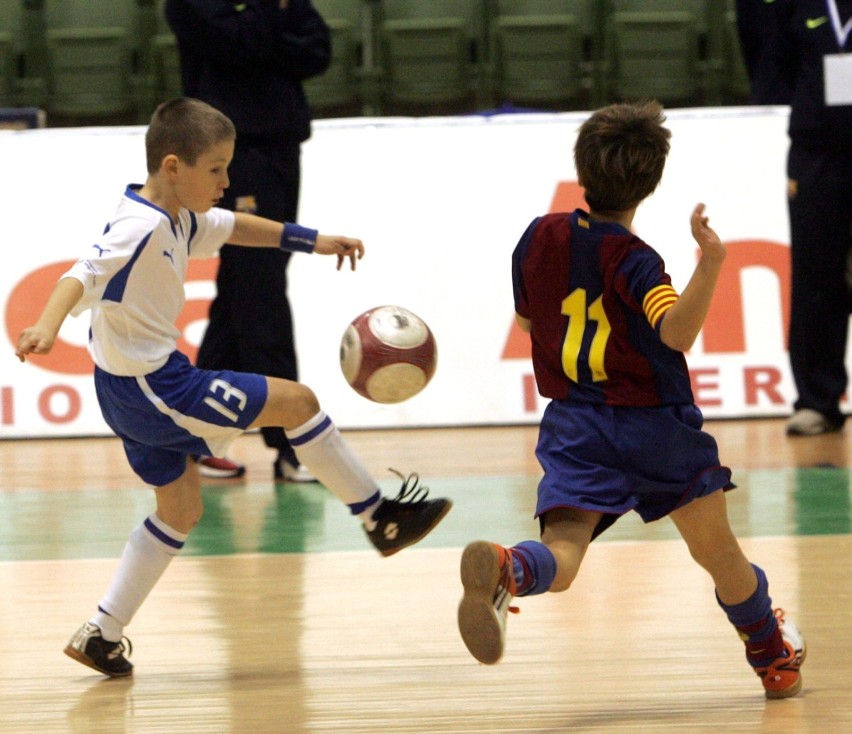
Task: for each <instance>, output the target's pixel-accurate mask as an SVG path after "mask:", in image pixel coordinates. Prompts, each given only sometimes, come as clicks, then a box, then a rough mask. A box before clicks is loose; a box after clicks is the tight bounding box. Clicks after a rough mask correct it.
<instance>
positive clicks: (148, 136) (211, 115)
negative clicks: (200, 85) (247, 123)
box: [145, 97, 237, 173]
mask: <svg viewBox="0 0 852 734" xmlns="http://www.w3.org/2000/svg"><path fill="white" fill-rule="evenodd" d="M236 137H237V131H236V129H235V128H234V124H233V123H232V122H231V120H230V119H229V118H228V117H227V116H226V115H224V114H223V113H221V112H219V110H217V109H216V108H215V107H211V106H210V105H209V104H207V103H206V102H202V101H201V100H198V99H193V98H191V97H178V98H177V99H172V100H169V101H168V102H163V103H162V104H161V105H160V106H159V107H157V109H156V110H155V111H154V114H153V115H152V116H151V122H150V124H149V125H148V131H147V132H146V133H145V153H146V158H147V165H148V173H156V172H157V171H159V170H160V166H161V165H162V163H163V158H165V157H166V156H167V155H176V156H177V157H178V158H180V159H181V160H183V161H184V162H186V163H188V164H189V165H191V166H194V165H195V163H196V161H197V160H198V157H199V156H200V155H202V154H203V153H204V152H205V151H207V150H209V149H210V148H211V147H212V146H214V145H216V144H217V143H221V142H222V141H224V140H235V139H236Z"/></svg>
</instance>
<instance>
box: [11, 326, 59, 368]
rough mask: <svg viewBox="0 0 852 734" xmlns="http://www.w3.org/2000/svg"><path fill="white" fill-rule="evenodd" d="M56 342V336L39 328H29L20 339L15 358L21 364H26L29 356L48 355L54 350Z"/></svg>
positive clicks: (22, 333)
mask: <svg viewBox="0 0 852 734" xmlns="http://www.w3.org/2000/svg"><path fill="white" fill-rule="evenodd" d="M54 341H56V335H55V334H49V333H48V332H47V331H45V330H43V329H40V328H39V327H38V326H28V327H27V328H26V329H24V330H23V331H22V332H21V335H20V336H19V337H18V344H17V346H16V347H15V356H16V357H17V358H18V359H19V360H21V362H25V361H26V359H27V356H26V355H28V354H47V353H48V352H49V351H50V350H51V349H53V342H54Z"/></svg>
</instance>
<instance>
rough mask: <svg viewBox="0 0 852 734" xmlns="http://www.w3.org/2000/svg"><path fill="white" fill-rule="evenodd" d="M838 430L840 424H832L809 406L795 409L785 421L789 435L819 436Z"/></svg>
mask: <svg viewBox="0 0 852 734" xmlns="http://www.w3.org/2000/svg"><path fill="white" fill-rule="evenodd" d="M839 430H840V426H836V425H834V424H833V423H831V422H830V421H829V420H828V418H826V417H825V416H824V415H823V414H822V413H820V412H819V411H816V410H812V409H811V408H802V409H801V410H797V411H796V412H795V413H793V415H792V417H791V418H790V420H789V421H787V435H789V436H819V435H821V434H823V433H831V432H833V431H839Z"/></svg>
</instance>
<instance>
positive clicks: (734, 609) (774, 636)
mask: <svg viewBox="0 0 852 734" xmlns="http://www.w3.org/2000/svg"><path fill="white" fill-rule="evenodd" d="M752 568H753V569H754V573H755V574H756V575H757V589H756V590H755V592H754V593H753V594H752V595H751V596H750V597H749V598H748V599H746V600H745V601H744V602H741V603H740V604H730V605H729V604H724V603H723V602H722V600H721V599H719V594H716V601H717V602H719V606H720V607H722V609H723V610H724V612H725V614H727V615H728V620H729V621H730V622H731V624H732V625H734V627H736V628H737V631H738V632H739V633H740V638H741V639H742V640H743V642H744V643H745V646H746V658H747V659H748V661H749V663H751V664H752V665H753V666H763V665H767V664H769V663H771V662H772V661H773V660H775V658H778V657H782V656H783V655H784V642H783V640H782V638H781V631H780V629H779V628H778V620H777V619H775V614H774V613H773V611H772V600H771V599H770V598H769V582H768V581H767V580H766V574H765V573H764V572H763V569H761V568H760V567H759V566H755V565H754V564H752Z"/></svg>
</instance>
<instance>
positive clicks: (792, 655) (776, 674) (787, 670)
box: [754, 609, 807, 698]
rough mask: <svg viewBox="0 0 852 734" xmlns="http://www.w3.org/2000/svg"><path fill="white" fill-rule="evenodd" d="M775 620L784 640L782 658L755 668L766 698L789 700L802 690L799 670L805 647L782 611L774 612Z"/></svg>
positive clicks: (801, 637)
mask: <svg viewBox="0 0 852 734" xmlns="http://www.w3.org/2000/svg"><path fill="white" fill-rule="evenodd" d="M775 618H776V619H777V620H778V625H779V627H780V629H781V637H782V638H783V640H784V650H785V653H786V654H785V655H784V657H780V658H776V659H775V660H773V661H772V662H771V663H770V664H769V665H766V666H763V667H759V668H755V669H754V671H755V672H756V673H757V674H758V675H759V676H760V679H761V681H762V682H763V688H764V690H765V692H766V697H767V698H790V697H791V696H795V695H796V694H797V693H798V692H799V691H801V690H802V674H801V672H799V668H801V667H802V663H804V662H805V655H806V654H807V645H805V638H804V637H803V636H802V633H801V632H799V630H798V628H797V627H796V625H795V624H793V622H792V621H791V620H790V619H787V618H786V617H785V616H784V610H783V609H776V610H775Z"/></svg>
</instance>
